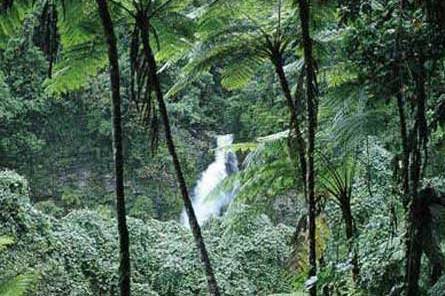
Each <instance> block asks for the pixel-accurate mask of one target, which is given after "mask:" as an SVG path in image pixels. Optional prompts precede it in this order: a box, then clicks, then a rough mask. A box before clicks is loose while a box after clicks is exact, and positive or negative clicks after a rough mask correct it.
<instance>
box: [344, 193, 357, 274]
mask: <svg viewBox="0 0 445 296" xmlns="http://www.w3.org/2000/svg"><path fill="white" fill-rule="evenodd" d="M341 211H342V216H343V220H344V221H345V234H346V239H347V240H348V249H349V253H350V254H352V262H351V263H352V279H353V280H354V282H355V281H357V279H358V277H359V274H360V268H359V266H358V258H357V251H356V250H355V246H354V238H355V225H354V217H353V216H352V211H351V203H350V198H348V197H345V198H344V199H343V200H342V202H341Z"/></svg>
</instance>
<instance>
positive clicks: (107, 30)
mask: <svg viewBox="0 0 445 296" xmlns="http://www.w3.org/2000/svg"><path fill="white" fill-rule="evenodd" d="M96 3H97V6H98V10H99V15H100V19H101V22H102V26H103V28H104V35H105V39H106V42H107V46H108V60H109V63H110V81H111V97H112V120H113V156H114V169H115V177H116V185H115V186H116V211H117V224H118V231H119V287H120V295H121V296H129V295H130V274H131V273H130V249H129V245H130V240H129V235H128V228H127V221H126V215H125V194H124V158H123V151H122V134H123V133H122V114H121V96H120V73H119V56H118V53H117V45H116V36H115V34H114V28H113V21H112V20H111V15H110V13H109V11H108V5H107V1H106V0H96Z"/></svg>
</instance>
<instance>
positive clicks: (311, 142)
mask: <svg viewBox="0 0 445 296" xmlns="http://www.w3.org/2000/svg"><path fill="white" fill-rule="evenodd" d="M298 4H299V11H300V22H301V30H302V37H303V49H304V65H305V71H306V92H307V96H306V98H307V120H308V148H307V175H306V182H307V185H306V186H307V192H308V202H309V219H308V220H309V221H308V222H309V223H308V224H309V264H310V271H309V277H313V276H315V275H316V274H317V257H316V249H315V240H316V233H315V232H316V228H315V216H316V200H315V164H314V154H315V133H316V129H317V103H316V101H315V100H316V98H315V95H316V89H315V88H316V77H315V71H314V64H313V57H312V39H311V37H310V33H309V3H308V1H307V0H299V1H298ZM309 292H310V295H311V296H315V295H317V287H316V284H314V285H313V286H312V287H311V288H310V290H309Z"/></svg>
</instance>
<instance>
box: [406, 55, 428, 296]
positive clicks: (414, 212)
mask: <svg viewBox="0 0 445 296" xmlns="http://www.w3.org/2000/svg"><path fill="white" fill-rule="evenodd" d="M417 66H418V69H417V70H416V71H414V73H413V76H414V80H415V87H416V88H415V89H416V102H417V105H416V109H417V112H416V121H415V124H414V133H413V136H412V137H411V138H412V139H411V141H412V145H411V147H412V149H411V153H410V156H411V157H410V196H411V204H410V205H409V209H408V223H407V224H408V229H407V239H406V258H407V260H406V267H405V268H406V269H405V283H406V285H405V288H406V295H407V296H415V295H418V293H419V283H418V282H419V278H420V263H421V258H422V242H421V238H420V234H421V227H422V223H421V221H419V209H421V208H422V206H421V205H422V200H421V198H420V196H419V185H420V179H421V174H422V170H424V169H425V163H424V165H423V166H422V149H423V148H424V147H425V145H426V143H427V134H428V131H427V128H428V127H427V122H426V111H425V108H426V92H425V69H424V65H423V61H420V60H419V63H418V65H417Z"/></svg>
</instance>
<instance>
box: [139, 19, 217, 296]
mask: <svg viewBox="0 0 445 296" xmlns="http://www.w3.org/2000/svg"><path fill="white" fill-rule="evenodd" d="M137 22H138V26H139V29H140V31H141V38H142V42H143V49H144V55H145V58H146V59H147V62H148V65H149V76H150V80H151V85H152V87H153V88H154V92H155V95H156V99H157V101H158V106H159V111H160V114H161V117H162V121H163V123H164V128H165V137H166V142H167V147H168V151H169V153H170V155H171V157H172V160H173V166H174V168H175V171H176V177H177V178H178V183H179V187H180V190H181V196H182V199H183V201H184V207H185V211H186V213H187V216H188V218H189V223H190V227H191V229H192V232H193V237H194V239H195V244H196V247H197V248H198V251H199V254H200V258H201V261H202V264H203V265H204V269H205V273H206V277H207V284H208V288H209V293H210V295H213V296H219V295H220V292H219V287H218V284H217V282H216V278H215V274H214V272H213V268H212V265H211V263H210V258H209V255H208V252H207V249H206V246H205V243H204V238H203V237H202V233H201V227H200V226H199V224H198V220H197V219H196V216H195V212H194V210H193V206H192V202H191V199H190V197H189V194H188V190H187V185H186V183H185V179H184V175H183V174H182V169H181V165H180V163H179V159H178V155H177V154H176V149H175V145H174V142H173V137H172V134H171V129H170V121H169V118H168V113H167V108H166V106H165V102H164V97H163V94H162V90H161V85H160V82H159V78H158V75H157V72H156V71H157V66H156V60H155V58H154V55H153V51H152V49H151V46H150V39H149V35H148V32H149V23H148V18H147V17H146V16H145V15H143V14H139V15H138V16H137Z"/></svg>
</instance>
